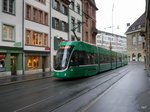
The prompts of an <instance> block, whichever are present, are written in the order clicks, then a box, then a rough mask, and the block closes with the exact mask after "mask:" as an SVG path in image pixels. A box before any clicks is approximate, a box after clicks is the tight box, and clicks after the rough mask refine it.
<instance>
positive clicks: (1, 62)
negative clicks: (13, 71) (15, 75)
mask: <svg viewBox="0 0 150 112" xmlns="http://www.w3.org/2000/svg"><path fill="white" fill-rule="evenodd" d="M5 58H6V55H5V54H0V72H4V71H5Z"/></svg>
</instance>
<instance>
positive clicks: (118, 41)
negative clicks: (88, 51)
mask: <svg viewBox="0 0 150 112" xmlns="http://www.w3.org/2000/svg"><path fill="white" fill-rule="evenodd" d="M96 45H97V46H99V47H103V48H106V49H110V48H111V50H113V51H116V52H121V53H126V51H127V39H126V37H124V36H120V35H116V34H111V33H108V32H103V31H99V32H98V34H97V35H96Z"/></svg>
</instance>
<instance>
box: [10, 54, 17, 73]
mask: <svg viewBox="0 0 150 112" xmlns="http://www.w3.org/2000/svg"><path fill="white" fill-rule="evenodd" d="M10 59H11V60H10V61H11V62H10V68H11V75H17V70H16V59H17V58H16V56H11V57H10Z"/></svg>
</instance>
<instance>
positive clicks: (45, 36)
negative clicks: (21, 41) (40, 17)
mask: <svg viewBox="0 0 150 112" xmlns="http://www.w3.org/2000/svg"><path fill="white" fill-rule="evenodd" d="M43 41H44V42H43V45H44V46H48V35H47V34H45V35H44V39H43Z"/></svg>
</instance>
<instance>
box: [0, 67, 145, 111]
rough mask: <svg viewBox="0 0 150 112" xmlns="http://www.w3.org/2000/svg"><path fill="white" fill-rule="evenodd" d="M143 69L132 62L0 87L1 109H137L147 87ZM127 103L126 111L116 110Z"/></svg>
mask: <svg viewBox="0 0 150 112" xmlns="http://www.w3.org/2000/svg"><path fill="white" fill-rule="evenodd" d="M139 68H140V69H139ZM143 69H144V66H143V64H133V65H128V66H125V67H122V68H118V69H116V70H112V71H108V72H104V73H101V74H100V75H95V76H92V77H88V78H82V79H75V80H61V79H56V78H49V79H42V80H35V81H29V82H23V83H18V84H12V85H7V86H0V104H1V105H0V111H2V112H12V111H14V112H31V111H32V112H50V111H53V112H58V111H60V112H76V111H88V112H99V111H100V110H101V112H129V111H130V110H132V111H131V112H137V111H136V110H137V109H138V105H137V102H136V97H137V96H138V94H140V93H141V92H143V91H145V90H146V89H147V88H148V87H147V85H148V84H147V80H146V75H145V72H144V71H143ZM135 72H137V74H135ZM132 74H133V75H132ZM118 80H119V81H118ZM116 81H118V82H117V83H116ZM112 85H113V87H112V88H111V89H110V87H111V86H112ZM107 89H108V90H109V89H110V91H108V92H107V93H106V94H105V95H103V93H105V91H107ZM101 95H103V96H102V97H100V96H101ZM111 98H112V99H111ZM130 101H131V102H130ZM121 104H122V105H121ZM124 105H125V106H124ZM128 106H129V107H131V108H130V109H127V111H120V110H117V109H119V108H117V107H122V108H123V110H126V109H125V108H126V107H128ZM112 108H113V110H114V111H110V110H112ZM122 108H120V109H122ZM105 109H106V110H105ZM115 110H116V111H115Z"/></svg>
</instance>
